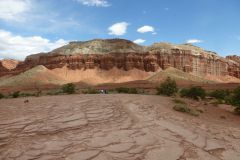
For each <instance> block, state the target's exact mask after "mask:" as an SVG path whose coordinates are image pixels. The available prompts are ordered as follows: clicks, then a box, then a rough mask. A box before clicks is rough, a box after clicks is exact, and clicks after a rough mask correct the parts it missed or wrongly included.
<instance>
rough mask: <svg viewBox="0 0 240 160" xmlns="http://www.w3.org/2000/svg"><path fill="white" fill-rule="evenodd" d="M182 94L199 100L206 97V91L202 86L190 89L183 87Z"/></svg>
mask: <svg viewBox="0 0 240 160" xmlns="http://www.w3.org/2000/svg"><path fill="white" fill-rule="evenodd" d="M180 96H181V97H188V98H192V99H195V100H199V99H200V98H201V99H204V98H205V97H206V91H205V90H204V89H203V88H202V87H198V86H197V87H191V88H189V89H182V90H181V91H180Z"/></svg>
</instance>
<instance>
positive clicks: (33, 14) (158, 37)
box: [0, 0, 240, 59]
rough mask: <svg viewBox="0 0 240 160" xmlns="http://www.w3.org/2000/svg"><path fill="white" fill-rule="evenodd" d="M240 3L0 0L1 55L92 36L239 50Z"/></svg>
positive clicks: (223, 51)
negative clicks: (187, 43)
mask: <svg viewBox="0 0 240 160" xmlns="http://www.w3.org/2000/svg"><path fill="white" fill-rule="evenodd" d="M239 8H240V1H239V0H0V58H16V59H24V58H25V56H27V55H29V54H33V53H38V52H46V51H50V50H52V49H54V48H57V47H59V46H62V45H64V44H66V43H67V42H69V41H73V40H79V41H85V40H90V39H95V38H124V39H129V40H132V41H135V42H136V43H139V44H141V45H151V44H152V43H154V42H161V41H164V42H172V43H177V44H182V43H186V42H189V43H193V44H194V45H197V46H200V47H203V48H205V49H206V50H212V51H215V52H217V53H219V54H220V55H221V56H226V55H228V54H236V55H240V9H239Z"/></svg>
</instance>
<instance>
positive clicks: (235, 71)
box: [0, 39, 240, 78]
mask: <svg viewBox="0 0 240 160" xmlns="http://www.w3.org/2000/svg"><path fill="white" fill-rule="evenodd" d="M37 65H43V66H45V67H47V68H48V69H55V68H62V67H64V66H67V67H68V68H69V69H72V70H76V69H93V68H100V69H103V70H110V69H112V68H114V67H116V68H119V69H122V70H126V71H128V70H131V69H134V68H136V69H139V70H144V71H147V72H150V71H151V72H156V71H157V70H159V69H166V68H168V67H174V68H177V69H179V70H182V71H184V72H187V73H192V74H194V75H197V76H205V75H213V76H226V75H230V76H234V77H237V78H240V57H238V56H229V57H227V58H222V57H220V56H218V55H217V54H216V53H213V52H209V51H205V50H203V49H201V48H198V47H195V46H192V45H189V44H185V45H173V44H169V43H156V44H153V45H152V46H149V47H143V46H139V45H137V44H134V43H132V42H131V41H127V40H118V39H114V40H93V41H87V42H72V43H70V44H68V45H66V46H63V47H61V48H59V49H56V50H54V51H52V52H49V53H47V54H43V53H41V54H37V55H31V56H29V57H27V58H26V60H25V61H24V62H22V63H19V64H18V66H17V67H16V68H15V69H14V70H11V71H9V72H5V71H3V72H2V71H1V65H0V71H1V72H0V76H3V75H6V74H18V73H21V72H23V71H26V70H28V69H30V68H32V67H34V66H37Z"/></svg>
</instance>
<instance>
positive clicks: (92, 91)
mask: <svg viewBox="0 0 240 160" xmlns="http://www.w3.org/2000/svg"><path fill="white" fill-rule="evenodd" d="M83 94H99V91H98V90H96V89H95V88H88V89H87V90H85V91H83Z"/></svg>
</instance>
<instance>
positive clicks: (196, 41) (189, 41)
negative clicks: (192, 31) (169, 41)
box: [186, 39, 203, 43]
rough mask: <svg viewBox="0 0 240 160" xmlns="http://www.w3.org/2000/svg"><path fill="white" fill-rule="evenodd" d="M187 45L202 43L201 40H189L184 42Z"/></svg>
mask: <svg viewBox="0 0 240 160" xmlns="http://www.w3.org/2000/svg"><path fill="white" fill-rule="evenodd" d="M186 42H187V43H202V42H203V41H202V40H199V39H189V40H187V41H186Z"/></svg>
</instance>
